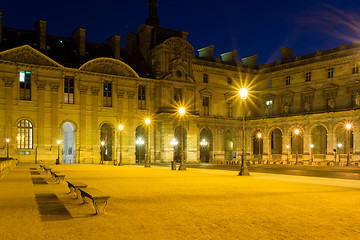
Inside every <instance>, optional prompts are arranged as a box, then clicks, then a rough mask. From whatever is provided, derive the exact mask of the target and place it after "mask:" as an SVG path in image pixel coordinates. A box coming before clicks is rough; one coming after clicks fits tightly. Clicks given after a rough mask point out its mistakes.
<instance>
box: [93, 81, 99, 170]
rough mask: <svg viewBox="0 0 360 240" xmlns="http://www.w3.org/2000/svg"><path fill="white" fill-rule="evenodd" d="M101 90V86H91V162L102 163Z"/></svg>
mask: <svg viewBox="0 0 360 240" xmlns="http://www.w3.org/2000/svg"><path fill="white" fill-rule="evenodd" d="M99 92H100V87H95V86H92V87H91V95H92V119H91V121H92V122H91V130H92V141H91V142H92V149H91V150H92V156H91V158H92V159H91V162H90V163H100V161H101V149H100V128H99V122H98V121H99V120H98V119H99Z"/></svg>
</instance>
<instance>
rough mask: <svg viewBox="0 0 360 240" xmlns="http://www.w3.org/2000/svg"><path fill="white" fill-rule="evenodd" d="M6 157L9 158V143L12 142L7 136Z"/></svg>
mask: <svg viewBox="0 0 360 240" xmlns="http://www.w3.org/2000/svg"><path fill="white" fill-rule="evenodd" d="M5 141H6V158H9V143H10V138H6V139H5Z"/></svg>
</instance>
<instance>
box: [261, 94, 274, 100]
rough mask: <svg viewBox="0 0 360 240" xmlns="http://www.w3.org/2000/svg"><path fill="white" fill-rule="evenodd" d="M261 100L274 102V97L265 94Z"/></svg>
mask: <svg viewBox="0 0 360 240" xmlns="http://www.w3.org/2000/svg"><path fill="white" fill-rule="evenodd" d="M262 98H263V99H264V100H265V101H269V100H274V98H275V95H273V94H270V93H267V94H264V95H263V97H262Z"/></svg>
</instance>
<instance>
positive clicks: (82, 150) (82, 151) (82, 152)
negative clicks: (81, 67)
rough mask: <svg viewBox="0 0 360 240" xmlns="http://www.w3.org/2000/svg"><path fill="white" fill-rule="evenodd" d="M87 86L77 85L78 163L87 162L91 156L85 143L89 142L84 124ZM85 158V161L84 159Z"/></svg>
mask: <svg viewBox="0 0 360 240" xmlns="http://www.w3.org/2000/svg"><path fill="white" fill-rule="evenodd" d="M87 90H88V86H86V85H79V92H80V124H79V131H78V133H79V135H80V136H79V138H80V144H79V147H78V148H79V151H78V152H79V154H77V157H78V163H85V162H88V158H89V157H91V156H90V155H89V154H88V151H87V150H88V148H87V144H90V142H87V141H86V140H87V139H88V138H87V126H86V94H87ZM85 160H86V161H85Z"/></svg>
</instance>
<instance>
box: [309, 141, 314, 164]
mask: <svg viewBox="0 0 360 240" xmlns="http://www.w3.org/2000/svg"><path fill="white" fill-rule="evenodd" d="M310 150H311V152H310V155H311V162H314V144H310Z"/></svg>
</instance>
